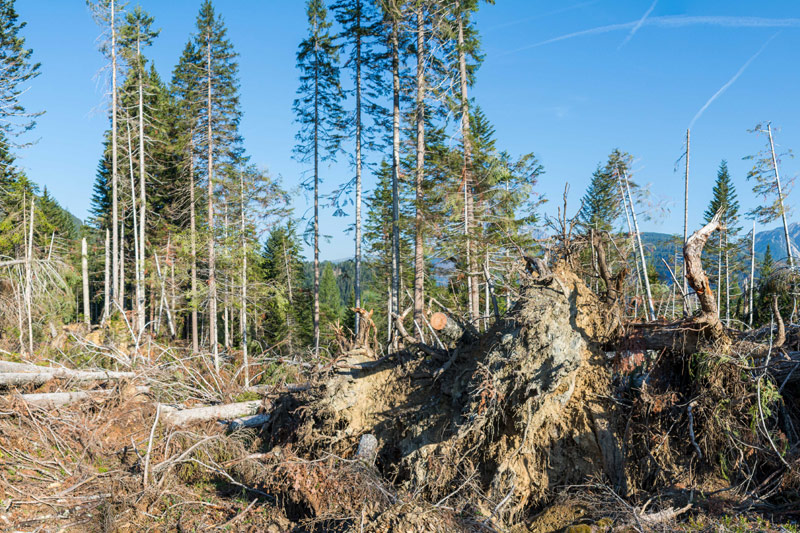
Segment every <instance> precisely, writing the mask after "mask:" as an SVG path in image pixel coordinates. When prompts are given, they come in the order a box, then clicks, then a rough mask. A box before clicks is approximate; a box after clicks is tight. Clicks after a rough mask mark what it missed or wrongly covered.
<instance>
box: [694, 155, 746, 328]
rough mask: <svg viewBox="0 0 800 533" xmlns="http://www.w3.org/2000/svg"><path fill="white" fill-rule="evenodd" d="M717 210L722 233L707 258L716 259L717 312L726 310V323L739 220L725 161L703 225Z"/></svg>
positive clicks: (737, 207) (727, 321)
mask: <svg viewBox="0 0 800 533" xmlns="http://www.w3.org/2000/svg"><path fill="white" fill-rule="evenodd" d="M719 210H723V214H722V217H721V219H720V221H721V223H722V227H723V229H722V231H720V232H718V235H717V242H716V245H712V246H709V250H708V251H709V252H710V253H709V255H712V254H713V255H714V256H715V257H716V271H717V276H716V278H717V284H716V285H717V287H716V288H717V309H718V310H719V313H720V316H722V314H723V309H724V310H725V313H724V315H725V319H726V323H729V322H730V311H731V310H730V300H731V287H730V277H731V273H730V256H731V254H732V253H734V255H735V249H736V247H737V243H736V242H735V241H736V237H737V235H738V234H739V231H740V230H741V227H738V226H736V224H737V222H738V220H739V201H738V200H737V199H736V187H735V186H734V184H733V180H732V179H731V176H730V173H729V172H728V163H727V161H725V160H723V161H722V162H721V163H720V165H719V170H718V171H717V178H716V181H715V182H714V189H713V192H712V198H711V202H709V205H708V208H707V209H706V211H705V213H704V214H703V216H704V218H705V221H706V223H708V222H709V221H710V220H711V219H712V218H713V217H714V214H716V213H717V211H719ZM734 259H735V258H734ZM723 290H724V292H725V299H724V301H723V298H722V294H723Z"/></svg>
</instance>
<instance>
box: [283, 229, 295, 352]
mask: <svg viewBox="0 0 800 533" xmlns="http://www.w3.org/2000/svg"><path fill="white" fill-rule="evenodd" d="M281 244H282V245H283V264H284V266H285V267H286V289H287V291H288V294H287V296H288V299H289V311H288V312H287V313H286V329H287V331H288V334H287V339H288V344H289V353H293V352H294V342H293V339H294V324H293V321H292V312H291V311H292V310H293V309H294V291H293V290H292V269H291V268H290V267H289V254H288V252H287V251H286V236H285V234H284V236H283V238H282V239H281Z"/></svg>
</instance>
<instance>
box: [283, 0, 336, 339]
mask: <svg viewBox="0 0 800 533" xmlns="http://www.w3.org/2000/svg"><path fill="white" fill-rule="evenodd" d="M306 15H307V17H308V36H307V37H306V38H305V39H304V40H303V41H302V42H301V43H300V46H299V48H298V51H297V68H298V69H299V70H300V87H299V88H298V90H297V95H298V97H297V98H296V99H295V101H294V112H295V115H296V117H297V122H298V123H299V124H300V131H299V132H298V133H297V145H296V146H295V150H294V151H295V156H296V158H297V159H298V160H299V161H300V162H302V163H312V164H313V175H312V176H311V177H310V178H309V179H306V180H305V181H304V182H303V185H304V187H305V188H306V189H307V190H313V194H314V218H313V228H312V232H313V243H314V244H313V246H314V280H313V289H312V292H313V295H314V317H313V320H314V349H315V353H316V354H317V355H319V331H320V329H319V327H320V324H319V320H320V316H319V312H320V311H319V283H320V271H319V267H320V265H319V184H320V181H321V177H320V168H319V166H320V161H325V160H331V159H333V158H334V157H335V154H336V152H337V151H338V149H339V146H340V141H341V137H340V135H339V134H338V128H339V127H340V125H341V122H342V107H341V102H342V98H343V94H342V89H341V85H340V81H339V67H338V61H339V47H338V46H337V45H336V43H335V42H334V39H333V37H332V36H331V34H330V29H331V23H330V21H329V20H328V11H327V9H326V8H325V3H324V2H323V1H322V0H308V2H307V4H306Z"/></svg>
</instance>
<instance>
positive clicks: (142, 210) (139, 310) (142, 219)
mask: <svg viewBox="0 0 800 533" xmlns="http://www.w3.org/2000/svg"><path fill="white" fill-rule="evenodd" d="M140 47H141V44H140V43H139V42H137V44H136V49H137V54H138V56H139V63H140V64H139V65H138V67H137V68H138V69H139V267H138V269H137V271H136V284H137V285H138V286H139V287H140V289H139V292H138V294H137V302H136V315H137V317H138V319H139V321H138V325H139V328H138V329H139V332H142V331H144V324H145V321H144V313H145V310H144V307H145V303H144V265H145V257H146V253H145V242H146V239H145V231H146V230H145V228H146V227H147V226H146V217H147V194H146V192H145V180H146V177H147V172H146V169H145V157H144V155H145V139H144V76H143V72H142V70H143V68H144V65H142V64H141V63H142V61H141V57H142V54H141V48H140Z"/></svg>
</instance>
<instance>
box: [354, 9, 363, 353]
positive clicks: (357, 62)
mask: <svg viewBox="0 0 800 533" xmlns="http://www.w3.org/2000/svg"><path fill="white" fill-rule="evenodd" d="M361 9H362V5H361V0H357V1H356V10H355V12H356V27H357V28H359V29H360V28H361ZM355 46H356V53H355V67H356V235H355V239H356V243H355V246H356V257H355V263H356V264H355V280H354V282H353V285H354V286H353V293H354V296H355V307H356V308H360V307H361V133H362V132H361V128H362V125H361V64H362V62H363V60H362V57H361V53H362V52H361V50H362V39H361V33H360V32H357V33H356V41H355ZM354 327H355V329H354V330H353V331H354V332H355V335H356V337H358V333H359V331H360V329H361V316H360V315H359V314H358V313H355V324H354Z"/></svg>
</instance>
